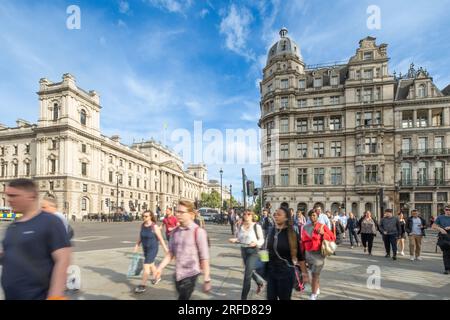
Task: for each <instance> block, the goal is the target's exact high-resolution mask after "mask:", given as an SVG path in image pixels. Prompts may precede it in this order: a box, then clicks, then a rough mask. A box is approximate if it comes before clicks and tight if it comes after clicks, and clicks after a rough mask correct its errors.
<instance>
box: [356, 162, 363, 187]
mask: <svg viewBox="0 0 450 320" xmlns="http://www.w3.org/2000/svg"><path fill="white" fill-rule="evenodd" d="M363 170H364V167H363V166H357V167H356V183H357V184H362V182H363Z"/></svg>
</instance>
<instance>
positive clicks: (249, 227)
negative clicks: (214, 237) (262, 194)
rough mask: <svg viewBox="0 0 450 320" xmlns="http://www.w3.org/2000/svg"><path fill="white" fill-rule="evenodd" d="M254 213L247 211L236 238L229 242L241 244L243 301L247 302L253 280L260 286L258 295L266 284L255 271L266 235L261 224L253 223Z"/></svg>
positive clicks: (257, 291)
mask: <svg viewBox="0 0 450 320" xmlns="http://www.w3.org/2000/svg"><path fill="white" fill-rule="evenodd" d="M253 215H254V213H253V212H251V211H249V210H246V211H245V212H244V214H243V216H242V224H241V225H240V226H239V228H237V230H236V238H232V239H230V240H229V241H230V242H231V243H240V244H241V254H242V259H243V260H244V265H245V271H244V283H243V286H242V294H241V300H247V296H248V293H249V291H250V286H251V279H252V278H253V280H255V282H256V284H257V285H258V289H257V290H256V293H257V294H259V293H260V292H261V289H262V288H263V286H264V282H263V280H262V279H261V277H259V276H258V275H257V274H256V272H254V271H255V268H256V263H257V262H258V259H259V257H258V249H259V248H261V247H262V245H263V244H264V235H263V231H262V228H261V226H260V225H259V224H257V223H254V222H253V221H252V218H253Z"/></svg>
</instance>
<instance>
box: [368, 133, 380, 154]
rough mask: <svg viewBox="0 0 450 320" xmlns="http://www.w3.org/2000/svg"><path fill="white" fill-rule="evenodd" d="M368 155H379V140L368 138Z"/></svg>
mask: <svg viewBox="0 0 450 320" xmlns="http://www.w3.org/2000/svg"><path fill="white" fill-rule="evenodd" d="M365 142H366V149H365V150H366V154H370V153H377V138H373V137H371V138H366V139H365Z"/></svg>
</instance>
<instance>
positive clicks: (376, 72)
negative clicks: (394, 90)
mask: <svg viewBox="0 0 450 320" xmlns="http://www.w3.org/2000/svg"><path fill="white" fill-rule="evenodd" d="M380 76H381V69H380V68H376V69H375V77H376V78H379V77H380Z"/></svg>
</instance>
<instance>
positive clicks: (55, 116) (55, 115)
mask: <svg viewBox="0 0 450 320" xmlns="http://www.w3.org/2000/svg"><path fill="white" fill-rule="evenodd" d="M58 118H59V107H58V104H56V103H55V104H54V105H53V121H56V120H58Z"/></svg>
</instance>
